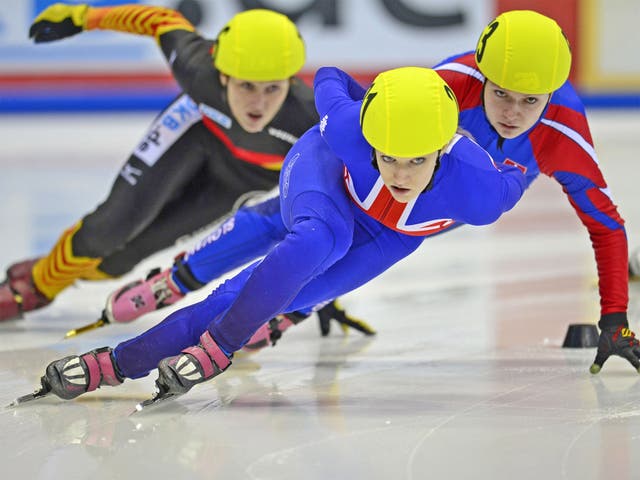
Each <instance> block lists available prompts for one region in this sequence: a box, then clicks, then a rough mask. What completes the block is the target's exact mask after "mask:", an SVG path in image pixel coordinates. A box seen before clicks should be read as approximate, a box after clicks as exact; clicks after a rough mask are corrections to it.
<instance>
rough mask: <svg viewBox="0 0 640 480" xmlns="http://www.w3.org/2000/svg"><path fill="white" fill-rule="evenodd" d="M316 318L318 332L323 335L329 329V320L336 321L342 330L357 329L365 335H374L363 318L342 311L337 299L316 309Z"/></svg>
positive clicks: (327, 333) (374, 332)
mask: <svg viewBox="0 0 640 480" xmlns="http://www.w3.org/2000/svg"><path fill="white" fill-rule="evenodd" d="M317 313H318V318H319V319H320V332H321V333H322V336H323V337H326V336H327V335H329V332H330V331H331V320H335V321H336V322H338V324H339V325H340V327H341V328H342V331H343V332H345V333H347V332H348V331H349V328H353V329H354V330H358V331H359V332H362V333H364V334H365V335H375V334H376V331H375V330H374V329H373V328H372V327H371V326H370V325H369V324H368V323H367V322H365V321H364V320H360V319H359V318H355V317H352V316H351V315H349V314H348V313H347V312H345V311H344V309H343V308H342V306H340V304H339V303H338V301H337V300H334V301H332V302H330V303H328V304H327V305H325V306H324V307H322V308H321V309H320V310H318V312H317Z"/></svg>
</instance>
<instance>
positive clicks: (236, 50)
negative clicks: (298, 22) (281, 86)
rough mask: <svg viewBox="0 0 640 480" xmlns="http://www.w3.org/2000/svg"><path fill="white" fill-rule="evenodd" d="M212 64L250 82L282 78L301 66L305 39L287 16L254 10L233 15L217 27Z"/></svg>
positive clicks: (228, 73) (226, 72)
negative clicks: (219, 28)
mask: <svg viewBox="0 0 640 480" xmlns="http://www.w3.org/2000/svg"><path fill="white" fill-rule="evenodd" d="M213 56H214V61H213V64H214V65H215V67H216V68H217V69H218V70H220V71H221V72H222V73H224V74H226V75H230V76H232V77H236V78H240V79H242V80H249V81H253V82H268V81H272V80H284V79H286V78H289V77H291V76H292V75H295V74H296V73H297V72H298V71H299V70H300V69H301V68H302V65H304V62H305V51H304V42H303V41H302V37H301V36H300V33H298V29H297V28H296V26H295V24H294V23H293V22H292V21H291V20H289V18H288V17H286V16H285V15H282V14H281V13H277V12H274V11H271V10H265V9H254V10H247V11H244V12H240V13H238V14H236V15H235V16H234V17H233V18H232V19H231V20H230V21H229V22H228V23H227V24H226V25H225V26H224V27H223V28H222V30H220V33H219V34H218V38H217V45H216V47H215V49H214V54H213Z"/></svg>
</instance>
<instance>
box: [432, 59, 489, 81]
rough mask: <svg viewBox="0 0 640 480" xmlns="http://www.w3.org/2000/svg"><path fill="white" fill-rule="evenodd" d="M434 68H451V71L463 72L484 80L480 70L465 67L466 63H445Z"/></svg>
mask: <svg viewBox="0 0 640 480" xmlns="http://www.w3.org/2000/svg"><path fill="white" fill-rule="evenodd" d="M435 70H451V71H452V72H458V73H464V74H466V75H469V76H471V77H474V78H477V79H478V80H480V81H481V82H484V75H482V73H480V71H478V70H476V69H475V68H471V67H467V66H466V65H461V64H460V63H453V62H452V63H445V64H443V65H440V66H439V67H436V68H435Z"/></svg>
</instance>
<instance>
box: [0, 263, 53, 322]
mask: <svg viewBox="0 0 640 480" xmlns="http://www.w3.org/2000/svg"><path fill="white" fill-rule="evenodd" d="M37 261H38V259H33V260H26V261H24V262H19V263H16V264H14V265H12V266H11V267H9V268H8V269H7V279H6V280H5V281H4V282H3V283H1V284H0V321H3V320H13V319H16V318H21V317H22V313H23V312H28V311H31V310H36V309H38V308H41V307H44V306H45V305H48V304H49V303H51V300H49V299H48V298H47V297H45V296H44V295H43V294H42V293H40V292H39V291H38V289H37V288H36V286H35V285H34V284H33V279H32V278H31V269H32V268H33V265H34V264H35V263H36V262H37Z"/></svg>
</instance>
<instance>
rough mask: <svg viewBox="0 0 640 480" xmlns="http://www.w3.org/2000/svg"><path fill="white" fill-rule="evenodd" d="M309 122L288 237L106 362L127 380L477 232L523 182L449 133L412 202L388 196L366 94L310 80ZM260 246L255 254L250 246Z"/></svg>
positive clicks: (285, 213)
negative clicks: (362, 120)
mask: <svg viewBox="0 0 640 480" xmlns="http://www.w3.org/2000/svg"><path fill="white" fill-rule="evenodd" d="M314 88H315V100H316V108H317V109H318V113H319V114H320V118H321V121H320V123H319V125H316V126H314V127H312V128H311V129H310V130H308V131H307V132H306V133H305V134H304V135H303V136H302V137H301V138H300V140H299V141H298V142H297V143H296V144H295V145H294V146H293V148H292V149H291V150H290V151H289V153H288V154H287V157H286V159H285V162H284V165H283V168H282V172H281V175H280V198H279V206H280V212H281V216H282V222H283V225H284V227H285V229H286V234H285V235H284V237H283V238H282V240H281V241H279V242H278V243H277V244H276V245H275V246H273V248H271V249H270V250H269V251H268V252H267V254H266V256H265V257H264V258H263V259H262V260H260V261H258V262H255V263H253V264H252V265H250V266H249V267H247V268H245V269H244V270H242V271H241V272H240V273H239V274H238V275H236V276H235V277H233V278H231V279H229V280H227V281H226V282H224V283H223V284H221V285H220V286H219V287H218V288H216V289H215V291H214V292H213V293H211V294H210V295H209V296H208V297H207V298H206V299H204V300H203V301H201V302H199V303H196V304H194V305H191V306H187V307H185V308H183V309H181V310H178V311H176V312H174V313H172V314H171V315H169V316H168V317H167V318H166V319H165V320H164V321H163V322H161V323H159V324H158V325H156V326H154V327H152V328H151V329H150V330H148V331H146V332H144V333H142V334H141V335H139V336H138V337H135V338H133V339H131V340H128V341H125V342H123V343H121V344H119V345H118V346H117V347H116V348H115V349H114V356H115V359H116V363H117V366H118V368H119V370H120V372H121V373H122V374H123V375H124V376H125V377H129V378H137V377H140V376H144V375H146V374H147V373H148V372H149V371H150V370H151V369H153V368H155V367H156V366H157V363H158V362H159V361H160V360H161V359H163V358H165V357H169V356H173V355H177V354H178V353H180V351H181V350H182V349H184V348H186V347H188V346H191V345H194V344H197V343H198V340H199V337H200V336H201V335H202V333H203V332H204V331H205V330H208V331H209V333H210V334H211V336H212V337H213V338H214V339H215V341H216V342H217V343H218V345H219V346H220V347H221V348H222V349H223V350H224V351H225V352H226V353H228V354H231V353H233V352H234V351H236V350H238V349H240V348H241V347H242V346H243V345H244V343H245V342H246V341H247V340H248V339H249V338H250V337H251V335H253V333H254V332H255V331H256V330H257V329H258V328H259V327H260V326H261V325H262V324H264V323H265V322H266V321H268V320H269V319H271V318H273V317H275V316H276V315H278V314H280V313H283V312H291V311H298V310H304V309H309V308H311V307H313V306H314V305H316V304H319V303H323V302H326V301H328V300H332V299H334V298H336V297H338V296H340V295H343V294H345V293H347V292H350V291H352V290H354V289H356V288H358V287H360V286H361V285H364V284H365V283H367V282H368V281H369V280H371V279H373V278H375V277H377V276H378V275H380V274H381V273H382V272H384V271H385V270H387V269H388V268H389V267H391V266H392V265H394V264H395V263H397V262H398V261H399V260H401V259H403V258H405V257H406V256H407V255H409V254H410V253H412V252H413V251H414V250H416V249H417V248H418V247H419V246H420V244H421V243H422V241H423V240H424V238H425V237H426V236H428V235H433V234H435V233H439V232H442V231H446V230H447V229H450V228H452V227H453V226H454V225H457V224H471V225H486V224H489V223H492V222H494V221H496V220H497V219H498V218H499V217H500V215H501V214H502V213H504V212H506V211H508V210H509V209H511V208H512V207H513V206H514V205H515V204H516V203H517V201H518V200H519V199H520V197H521V196H522V194H523V192H524V190H525V186H526V180H525V177H524V175H523V174H522V172H521V171H520V170H519V169H518V168H516V167H513V166H507V165H501V164H496V163H495V162H494V161H493V159H492V158H491V156H490V155H489V154H488V153H487V152H486V151H484V150H483V149H482V148H480V147H479V146H478V145H477V144H476V143H475V142H473V141H472V140H470V139H469V138H467V137H464V136H460V135H456V136H455V137H454V138H453V139H452V140H451V141H450V142H449V144H448V145H446V146H445V147H444V148H443V149H442V151H441V152H440V159H439V166H438V168H437V170H436V171H435V173H434V177H433V179H432V181H431V182H430V184H429V186H428V187H427V189H426V190H425V191H424V192H422V193H421V194H420V195H419V196H418V197H417V198H416V199H415V200H412V201H411V202H409V203H400V202H397V201H396V200H394V199H393V197H392V196H391V194H390V192H389V191H388V190H387V188H386V186H385V185H384V183H383V182H382V179H381V177H380V174H379V172H378V170H377V169H376V168H374V167H373V166H372V163H371V159H372V147H371V146H370V145H369V144H368V143H367V142H366V140H365V138H364V137H363V135H362V132H361V130H360V125H359V113H360V106H361V103H362V97H363V94H364V90H363V89H362V87H360V86H359V85H358V84H357V83H356V82H355V81H353V79H351V77H349V76H348V75H347V74H346V73H344V72H342V71H340V70H338V69H336V68H328V67H327V68H321V69H320V70H319V71H318V73H317V74H316V78H315V82H314ZM256 248H257V249H262V248H263V247H262V246H257V247H256Z"/></svg>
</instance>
